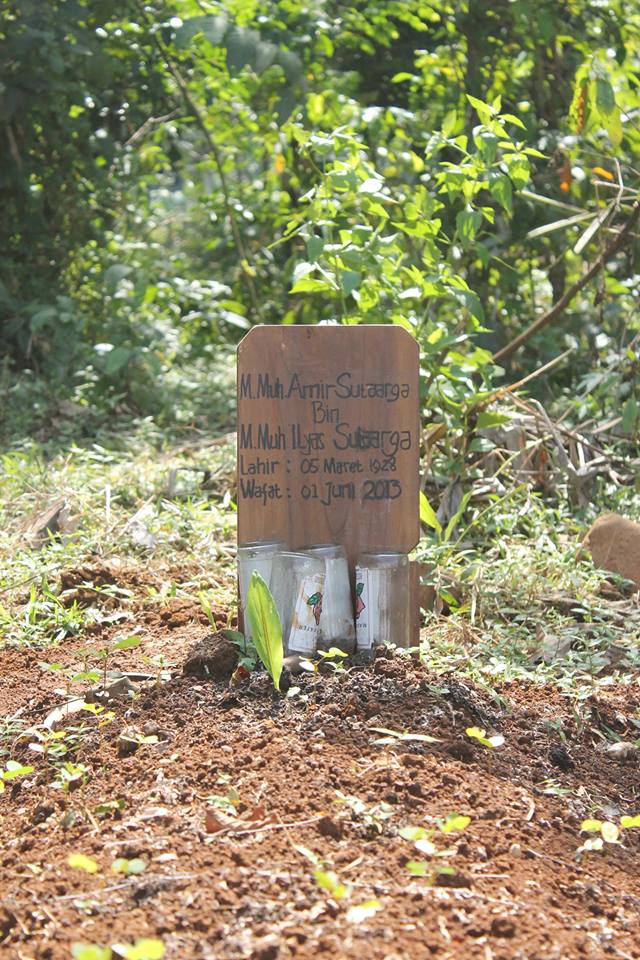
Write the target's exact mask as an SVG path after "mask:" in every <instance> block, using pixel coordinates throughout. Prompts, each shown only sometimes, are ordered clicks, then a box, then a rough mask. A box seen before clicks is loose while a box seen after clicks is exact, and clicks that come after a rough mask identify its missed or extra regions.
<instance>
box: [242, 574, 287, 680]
mask: <svg viewBox="0 0 640 960" xmlns="http://www.w3.org/2000/svg"><path fill="white" fill-rule="evenodd" d="M247 617H248V618H249V623H250V625H251V634H252V636H253V642H254V644H255V647H256V651H257V654H258V656H259V657H260V660H261V661H262V663H263V664H264V667H265V669H266V671H267V673H268V674H269V676H270V677H271V680H272V682H273V686H274V687H275V689H276V690H278V691H279V690H280V677H281V675H282V663H283V660H284V648H283V645H282V624H281V623H280V617H279V616H278V611H277V609H276V605H275V602H274V600H273V596H272V595H271V591H270V590H269V587H268V586H267V585H266V583H265V582H264V580H263V579H262V577H261V576H260V574H259V573H258V571H257V570H254V571H253V573H252V574H251V582H250V584H249V589H248V590H247Z"/></svg>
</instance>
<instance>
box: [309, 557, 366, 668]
mask: <svg viewBox="0 0 640 960" xmlns="http://www.w3.org/2000/svg"><path fill="white" fill-rule="evenodd" d="M308 552H309V553H311V554H313V555H314V556H317V557H321V558H322V559H323V560H324V564H325V581H324V596H323V598H322V613H321V615H320V638H319V640H318V647H319V648H320V649H322V650H328V649H329V648H330V647H338V649H340V650H342V651H343V652H344V653H353V651H354V650H355V646H356V628H355V624H354V620H353V601H352V599H351V583H350V581H349V564H348V562H347V554H346V552H345V550H344V547H341V546H339V545H338V544H335V543H322V544H315V545H314V546H312V547H309V548H308Z"/></svg>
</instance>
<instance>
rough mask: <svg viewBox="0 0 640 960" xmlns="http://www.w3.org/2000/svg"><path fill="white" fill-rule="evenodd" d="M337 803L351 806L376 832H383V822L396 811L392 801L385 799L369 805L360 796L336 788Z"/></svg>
mask: <svg viewBox="0 0 640 960" xmlns="http://www.w3.org/2000/svg"><path fill="white" fill-rule="evenodd" d="M336 796H337V798H338V799H337V800H336V801H335V802H336V803H343V804H345V805H346V806H348V807H349V809H350V810H351V812H352V814H353V816H354V817H356V819H358V820H360V821H361V822H362V823H363V824H364V825H365V827H367V828H369V830H371V831H375V832H376V833H382V830H383V824H384V822H385V821H386V820H389V819H390V818H391V817H392V816H393V815H394V813H395V812H396V811H395V810H394V809H393V807H392V806H391V804H390V803H385V802H384V800H383V801H382V802H381V803H379V804H374V806H372V807H368V806H367V805H366V803H364V802H363V801H362V800H361V799H360V798H359V797H352V796H348V795H347V794H345V793H342V792H341V791H340V790H336Z"/></svg>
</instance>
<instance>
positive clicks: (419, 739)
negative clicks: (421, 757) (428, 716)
mask: <svg viewBox="0 0 640 960" xmlns="http://www.w3.org/2000/svg"><path fill="white" fill-rule="evenodd" d="M369 729H370V730H371V731H372V732H373V733H383V734H384V736H383V737H381V738H380V739H378V740H374V741H373V743H374V744H376V745H377V746H385V745H387V744H394V745H395V744H398V743H440V741H439V740H438V738H437V737H432V736H430V735H429V734H428V733H409V731H408V730H390V729H389V728H388V727H369Z"/></svg>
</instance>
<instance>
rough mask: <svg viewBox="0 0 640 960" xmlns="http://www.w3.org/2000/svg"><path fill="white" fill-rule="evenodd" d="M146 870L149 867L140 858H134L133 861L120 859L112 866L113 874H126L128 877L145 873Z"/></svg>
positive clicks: (124, 858)
mask: <svg viewBox="0 0 640 960" xmlns="http://www.w3.org/2000/svg"><path fill="white" fill-rule="evenodd" d="M146 869H147V865H146V863H145V862H144V860H141V859H140V857H134V858H133V859H132V860H127V858H126V857H118V858H117V860H114V861H113V863H112V864H111V871H112V873H124V874H125V876H127V877H129V876H135V875H136V874H139V873H144V871H145V870H146Z"/></svg>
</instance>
